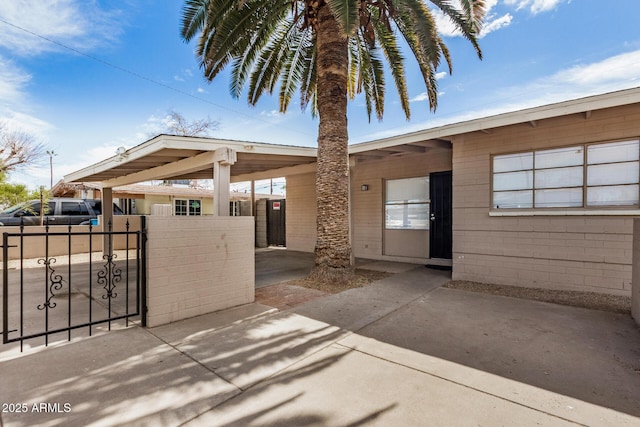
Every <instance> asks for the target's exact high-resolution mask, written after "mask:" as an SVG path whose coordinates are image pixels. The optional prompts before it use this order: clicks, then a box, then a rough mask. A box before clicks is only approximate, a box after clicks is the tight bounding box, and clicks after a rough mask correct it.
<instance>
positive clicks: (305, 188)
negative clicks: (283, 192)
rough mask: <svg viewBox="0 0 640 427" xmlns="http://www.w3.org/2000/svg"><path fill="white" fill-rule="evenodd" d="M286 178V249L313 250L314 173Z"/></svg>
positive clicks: (314, 215)
mask: <svg viewBox="0 0 640 427" xmlns="http://www.w3.org/2000/svg"><path fill="white" fill-rule="evenodd" d="M286 178H287V230H286V233H287V236H286V239H287V249H290V250H293V251H302V252H313V251H314V249H315V246H316V174H315V173H307V174H303V175H292V176H287V177H286Z"/></svg>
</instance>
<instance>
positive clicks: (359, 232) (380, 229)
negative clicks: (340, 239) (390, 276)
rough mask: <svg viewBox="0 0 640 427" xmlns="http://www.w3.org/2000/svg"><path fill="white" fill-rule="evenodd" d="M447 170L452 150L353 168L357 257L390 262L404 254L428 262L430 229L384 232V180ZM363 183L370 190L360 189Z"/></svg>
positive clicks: (363, 163) (437, 150)
mask: <svg viewBox="0 0 640 427" xmlns="http://www.w3.org/2000/svg"><path fill="white" fill-rule="evenodd" d="M448 170H451V150H448V149H432V150H429V151H428V152H427V153H425V154H413V155H409V154H407V155H404V156H400V157H387V158H385V159H381V160H376V161H367V162H362V163H357V164H356V165H355V166H354V167H353V168H352V169H351V188H352V190H351V196H352V202H351V206H352V211H351V224H352V247H353V252H354V254H355V256H356V257H361V258H373V259H385V258H387V259H391V258H394V257H397V256H402V253H404V255H405V256H408V257H411V258H414V259H413V260H414V261H420V260H421V261H422V262H424V261H426V259H427V258H428V257H429V250H428V249H429V232H428V230H427V231H417V232H416V231H410V230H387V231H386V233H385V230H384V219H383V218H384V197H385V196H384V181H385V180H386V179H401V178H415V177H421V176H428V175H429V174H430V173H432V172H442V171H448ZM363 184H366V185H367V186H368V190H367V191H362V190H361V187H362V185H363ZM384 234H386V236H385V235H384ZM385 239H386V240H387V241H386V242H385ZM385 246H386V247H385ZM420 255H422V256H420Z"/></svg>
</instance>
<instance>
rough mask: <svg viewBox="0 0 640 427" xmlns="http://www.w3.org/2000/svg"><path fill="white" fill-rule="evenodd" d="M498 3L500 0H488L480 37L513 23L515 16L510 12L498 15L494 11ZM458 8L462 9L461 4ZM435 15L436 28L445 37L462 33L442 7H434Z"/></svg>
mask: <svg viewBox="0 0 640 427" xmlns="http://www.w3.org/2000/svg"><path fill="white" fill-rule="evenodd" d="M497 4H498V0H488V1H486V2H485V19H484V24H483V26H482V30H481V32H480V38H482V37H484V36H486V35H487V34H489V33H491V32H493V31H496V30H499V29H501V28H504V27H507V26H509V25H510V24H511V21H512V20H513V17H512V16H511V15H510V14H508V13H506V14H504V15H501V16H497V15H496V14H495V13H492V9H493V8H494V7H495V6H496V5H497ZM458 9H460V6H459V5H458ZM433 16H434V18H435V21H436V28H438V32H439V33H440V34H441V35H443V36H445V37H456V36H460V35H461V33H460V31H458V29H457V28H456V26H455V25H454V23H453V22H452V21H451V20H450V19H449V18H448V17H447V16H445V14H444V13H442V12H441V11H440V9H434V10H433Z"/></svg>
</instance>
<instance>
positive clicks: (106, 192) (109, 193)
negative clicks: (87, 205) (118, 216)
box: [101, 187, 113, 255]
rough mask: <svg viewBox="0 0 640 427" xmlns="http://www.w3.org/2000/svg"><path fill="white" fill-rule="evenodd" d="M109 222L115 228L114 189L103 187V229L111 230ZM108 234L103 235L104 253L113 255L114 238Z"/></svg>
mask: <svg viewBox="0 0 640 427" xmlns="http://www.w3.org/2000/svg"><path fill="white" fill-rule="evenodd" d="M109 223H111V225H112V229H113V189H112V188H111V187H103V188H102V224H101V225H102V231H111V230H109V229H108V227H109ZM109 237H110V236H109V235H108V234H104V235H103V236H102V253H103V254H104V255H111V254H112V253H113V248H112V247H111V244H112V240H111V239H110V238H109Z"/></svg>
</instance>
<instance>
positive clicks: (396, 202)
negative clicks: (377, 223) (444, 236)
mask: <svg viewBox="0 0 640 427" xmlns="http://www.w3.org/2000/svg"><path fill="white" fill-rule="evenodd" d="M385 194H386V197H385V205H384V211H385V212H384V213H385V228H387V229H391V230H393V229H399V230H428V229H429V177H420V178H408V179H391V180H387V181H386V193H385Z"/></svg>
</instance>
